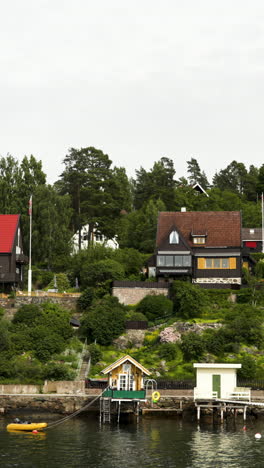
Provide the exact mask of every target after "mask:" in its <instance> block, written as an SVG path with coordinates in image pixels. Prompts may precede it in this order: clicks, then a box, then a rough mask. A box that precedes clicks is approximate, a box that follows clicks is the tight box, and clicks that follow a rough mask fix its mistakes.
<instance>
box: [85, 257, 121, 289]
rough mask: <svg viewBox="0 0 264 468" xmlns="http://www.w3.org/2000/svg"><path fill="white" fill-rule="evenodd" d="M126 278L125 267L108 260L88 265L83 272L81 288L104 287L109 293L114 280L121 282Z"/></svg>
mask: <svg viewBox="0 0 264 468" xmlns="http://www.w3.org/2000/svg"><path fill="white" fill-rule="evenodd" d="M124 276H125V272H124V268H123V265H121V264H120V263H119V262H116V261H115V260H111V259H106V260H100V261H98V262H96V263H92V264H91V263H86V264H85V265H83V267H82V270H81V275H80V279H81V286H82V289H83V288H87V287H96V288H98V287H104V288H105V290H106V291H107V290H108V289H109V287H110V283H111V282H112V281H114V280H121V279H123V278H124Z"/></svg>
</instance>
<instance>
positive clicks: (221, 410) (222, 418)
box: [220, 406, 224, 424]
mask: <svg viewBox="0 0 264 468" xmlns="http://www.w3.org/2000/svg"><path fill="white" fill-rule="evenodd" d="M220 414H221V424H223V422H224V408H223V406H221V409H220Z"/></svg>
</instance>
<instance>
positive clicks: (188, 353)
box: [181, 332, 206, 361]
mask: <svg viewBox="0 0 264 468" xmlns="http://www.w3.org/2000/svg"><path fill="white" fill-rule="evenodd" d="M181 350H182V352H183V355H184V358H185V359H186V360H187V361H193V360H198V361H199V360H200V359H201V358H202V356H203V354H204V352H205V350H206V348H205V342H204V339H203V337H202V336H200V335H197V333H194V332H189V333H186V334H185V335H183V336H182V342H181Z"/></svg>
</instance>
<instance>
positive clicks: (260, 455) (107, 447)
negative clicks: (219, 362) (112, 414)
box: [0, 413, 264, 468]
mask: <svg viewBox="0 0 264 468" xmlns="http://www.w3.org/2000/svg"><path fill="white" fill-rule="evenodd" d="M30 417H31V420H32V421H33V420H35V421H36V420H38V421H39V422H40V420H45V421H48V422H49V421H51V420H53V421H54V420H56V419H60V418H61V416H60V415H57V416H56V415H34V416H33V415H31V416H30ZM28 418H29V415H28V414H27V419H28ZM9 422H12V420H11V418H10V417H9V416H8V415H6V416H5V417H1V419H0V431H1V437H0V467H1V468H6V467H10V468H11V467H18V468H32V467H34V468H43V467H50V468H57V467H58V468H59V467H60V468H62V467H63V468H64V467H65V468H68V467H69V468H71V467H89V468H90V467H91V468H92V467H96V468H141V467H146V468H148V467H151V468H158V467H166V468H170V467H172V468H174V467H176V468H187V467H188V468H191V467H192V468H208V467H210V468H211V467H212V468H213V467H214V468H218V467H226V468H231V467H232V468H242V467H243V468H249V467H250V468H263V467H264V420H263V422H262V421H260V420H259V421H256V420H253V419H251V420H249V421H248V422H247V425H246V428H245V427H244V424H243V422H242V421H241V420H239V421H237V423H235V422H234V420H231V421H229V422H228V423H226V422H225V424H224V425H223V426H221V425H213V424H212V423H210V422H207V423H205V422H204V423H201V424H200V426H198V425H197V421H196V420H195V419H194V420H193V421H188V422H187V421H184V420H183V421H182V420H181V419H180V418H173V419H168V418H158V419H147V418H139V419H138V421H136V420H134V421H130V422H128V421H126V420H124V419H123V420H122V415H121V420H120V423H119V424H116V423H114V422H113V423H111V424H100V422H99V420H98V418H97V417H95V416H92V415H91V414H89V413H85V414H84V413H83V414H82V415H79V416H78V417H75V418H73V419H69V420H68V421H66V422H64V423H62V424H60V425H58V426H56V427H54V428H50V429H48V430H47V431H45V432H43V433H38V434H32V433H24V432H21V433H20V432H8V431H7V430H6V425H7V424H8V423H9ZM257 432H259V433H262V435H263V438H261V439H259V440H256V439H255V434H256V433H257Z"/></svg>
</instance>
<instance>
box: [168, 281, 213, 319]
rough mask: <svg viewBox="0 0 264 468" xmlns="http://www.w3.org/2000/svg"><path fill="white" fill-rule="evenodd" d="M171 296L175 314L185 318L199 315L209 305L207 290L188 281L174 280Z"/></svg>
mask: <svg viewBox="0 0 264 468" xmlns="http://www.w3.org/2000/svg"><path fill="white" fill-rule="evenodd" d="M171 298H172V301H173V309H174V312H175V314H177V315H179V316H180V317H182V318H184V319H189V318H192V317H199V316H200V315H202V313H203V311H204V308H205V307H206V306H207V305H208V295H207V292H206V291H204V290H203V289H201V288H199V287H197V286H195V285H193V284H191V283H189V282H187V281H174V282H173V285H172V288H171Z"/></svg>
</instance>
